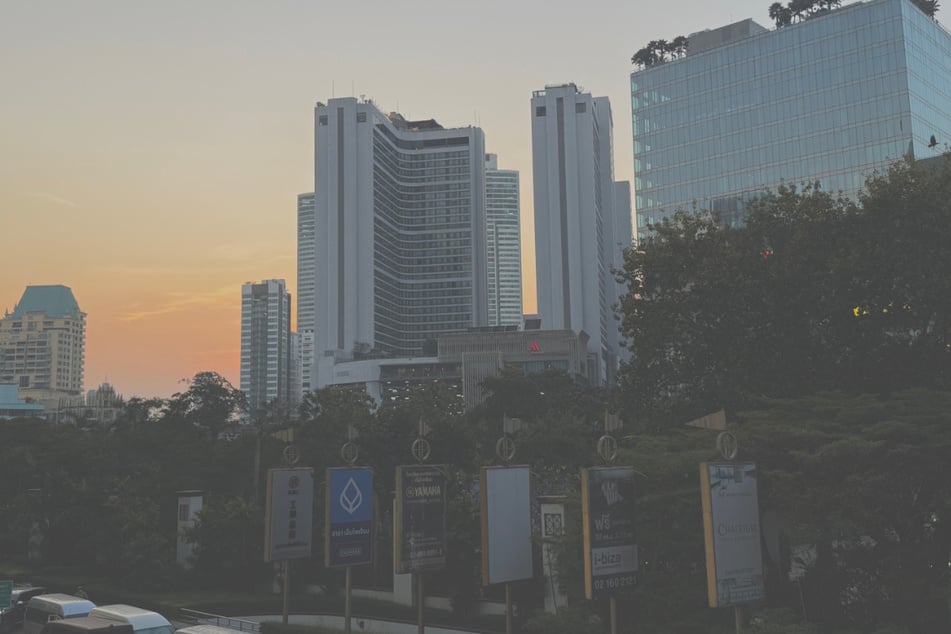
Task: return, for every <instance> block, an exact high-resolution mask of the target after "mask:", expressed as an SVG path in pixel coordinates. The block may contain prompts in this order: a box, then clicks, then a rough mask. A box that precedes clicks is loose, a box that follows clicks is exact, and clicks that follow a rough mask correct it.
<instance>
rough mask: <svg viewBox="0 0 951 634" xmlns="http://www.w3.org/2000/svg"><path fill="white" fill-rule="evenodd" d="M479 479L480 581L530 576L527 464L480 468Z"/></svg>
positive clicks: (510, 579)
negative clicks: (480, 520) (480, 505)
mask: <svg viewBox="0 0 951 634" xmlns="http://www.w3.org/2000/svg"><path fill="white" fill-rule="evenodd" d="M481 480H482V482H481V484H482V584H483V585H489V584H493V583H505V582H507V581H518V580H520V579H530V578H532V577H533V576H534V574H535V573H534V570H533V568H532V517H531V490H530V476H529V471H528V467H527V466H520V467H482V474H481Z"/></svg>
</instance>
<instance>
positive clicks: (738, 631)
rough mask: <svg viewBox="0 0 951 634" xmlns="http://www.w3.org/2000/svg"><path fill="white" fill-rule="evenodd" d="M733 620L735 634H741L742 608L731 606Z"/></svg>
mask: <svg viewBox="0 0 951 634" xmlns="http://www.w3.org/2000/svg"><path fill="white" fill-rule="evenodd" d="M733 618H734V619H735V620H736V634H743V606H741V605H734V606H733Z"/></svg>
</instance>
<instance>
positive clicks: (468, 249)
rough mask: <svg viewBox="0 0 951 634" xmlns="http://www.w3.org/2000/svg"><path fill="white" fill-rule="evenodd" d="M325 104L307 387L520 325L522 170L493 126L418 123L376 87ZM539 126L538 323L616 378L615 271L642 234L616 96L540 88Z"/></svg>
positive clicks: (306, 341)
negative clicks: (619, 178)
mask: <svg viewBox="0 0 951 634" xmlns="http://www.w3.org/2000/svg"><path fill="white" fill-rule="evenodd" d="M314 115H315V121H314V123H315V147H316V158H315V164H316V174H315V190H314V193H313V194H302V195H300V196H299V199H298V294H299V297H298V314H297V323H298V335H299V345H300V359H301V363H300V368H301V384H302V388H303V390H305V391H306V390H313V389H318V388H322V387H326V386H328V385H333V384H335V383H339V382H340V377H341V376H348V375H349V372H341V369H342V367H344V366H346V365H347V364H354V367H357V365H358V364H357V363H356V362H359V361H365V360H368V359H370V360H372V359H388V360H396V359H404V360H405V359H411V358H435V357H436V356H437V347H438V342H439V341H440V340H441V339H445V338H446V337H451V336H453V335H459V334H460V333H475V332H482V333H486V336H488V333H491V332H501V331H512V330H516V329H520V328H521V327H522V324H523V315H522V297H521V291H522V279H521V277H522V274H521V247H520V239H519V231H520V229H519V181H518V173H517V172H513V171H508V170H500V169H498V167H497V164H496V157H495V155H493V154H487V153H486V142H485V135H484V133H483V131H482V130H481V129H479V128H477V127H472V126H469V127H463V128H444V127H442V126H441V125H439V124H438V123H437V122H436V121H434V120H432V119H428V120H422V121H409V120H407V119H405V118H403V117H402V116H401V115H399V114H397V113H388V114H387V113H384V112H382V111H381V110H380V109H379V108H377V106H376V105H375V104H374V103H373V102H372V101H370V100H367V99H363V98H361V99H356V98H340V99H331V100H329V101H328V102H327V103H318V104H317V106H316V109H315V113H314ZM531 122H532V150H533V175H534V207H535V262H536V275H537V298H538V315H537V318H536V319H533V320H532V324H533V326H534V327H535V328H537V329H538V330H540V331H570V332H571V333H574V334H576V335H578V336H580V337H581V338H580V341H582V342H583V345H584V346H585V347H586V349H585V350H580V351H578V352H579V353H580V355H581V359H582V360H581V364H580V367H581V368H582V373H583V374H584V375H586V376H587V378H588V380H590V381H592V382H593V383H595V384H603V383H607V382H609V381H611V380H612V378H613V376H614V372H615V370H616V368H617V364H618V362H619V355H620V350H621V346H620V342H619V336H618V324H617V320H616V318H615V317H614V312H613V306H614V305H615V304H616V303H617V301H618V298H619V294H620V293H621V292H622V289H621V287H620V286H619V285H618V284H617V282H616V281H615V278H614V274H613V273H612V270H613V269H615V268H619V267H620V266H621V264H622V253H623V250H624V249H625V248H626V247H629V246H630V244H631V237H632V236H631V232H632V227H631V197H630V188H629V185H628V183H627V182H615V181H614V168H613V158H612V157H613V153H612V133H613V122H612V115H611V106H610V104H609V102H608V99H607V98H605V97H592V96H591V95H590V94H588V93H584V92H581V91H580V90H579V89H578V88H577V86H575V85H574V84H565V85H558V86H547V87H546V88H545V89H544V90H539V91H536V92H535V93H534V94H533V95H532V103H531ZM506 326H508V327H509V328H506ZM492 327H498V328H492ZM531 345H534V346H535V347H536V348H537V344H531ZM242 362H243V366H242V370H243V371H242V375H244V359H243V360H242ZM242 382H244V381H242Z"/></svg>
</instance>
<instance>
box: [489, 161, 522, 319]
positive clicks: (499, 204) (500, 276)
mask: <svg viewBox="0 0 951 634" xmlns="http://www.w3.org/2000/svg"><path fill="white" fill-rule="evenodd" d="M518 194H519V191H518V172H517V171H515V170H500V169H499V167H498V157H497V156H496V155H495V154H486V155H485V225H486V227H485V229H486V231H485V233H486V265H487V269H488V273H487V278H488V285H489V295H488V306H489V322H488V324H489V325H490V326H505V325H519V324H521V323H522V248H521V244H522V243H521V237H520V235H519V199H518Z"/></svg>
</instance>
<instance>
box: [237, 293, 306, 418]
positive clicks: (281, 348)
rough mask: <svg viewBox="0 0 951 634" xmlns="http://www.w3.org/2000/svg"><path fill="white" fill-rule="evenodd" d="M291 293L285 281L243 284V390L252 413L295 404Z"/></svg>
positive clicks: (255, 413)
mask: <svg viewBox="0 0 951 634" xmlns="http://www.w3.org/2000/svg"><path fill="white" fill-rule="evenodd" d="M290 333H291V295H290V293H288V292H287V290H286V289H285V284H284V280H264V281H263V282H260V283H253V282H248V283H246V284H244V285H242V286H241V391H242V392H244V394H245V396H246V397H247V399H248V408H249V411H250V413H251V415H252V416H255V415H257V413H258V412H260V411H261V410H262V409H264V408H265V407H267V406H268V405H269V404H271V403H275V402H276V403H278V404H282V405H284V406H291V405H292V403H293V401H292V399H291V394H290V391H291V380H292V373H291V341H290Z"/></svg>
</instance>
